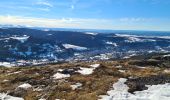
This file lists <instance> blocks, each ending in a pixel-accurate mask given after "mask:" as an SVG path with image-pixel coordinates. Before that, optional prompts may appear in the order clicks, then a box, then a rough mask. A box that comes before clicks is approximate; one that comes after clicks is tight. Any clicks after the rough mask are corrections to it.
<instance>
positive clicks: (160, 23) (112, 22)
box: [0, 15, 170, 31]
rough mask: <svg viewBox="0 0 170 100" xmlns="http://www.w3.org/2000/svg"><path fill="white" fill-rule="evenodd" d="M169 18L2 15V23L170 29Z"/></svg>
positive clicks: (53, 26)
mask: <svg viewBox="0 0 170 100" xmlns="http://www.w3.org/2000/svg"><path fill="white" fill-rule="evenodd" d="M168 22H169V20H160V19H152V20H150V19H147V18H117V19H85V18H84V19H83V18H56V19H48V18H32V17H21V16H10V15H8V16H0V23H1V24H13V25H24V26H36V27H49V28H81V29H114V30H168V31H170V30H169V27H168V26H169V25H170V24H167V23H168Z"/></svg>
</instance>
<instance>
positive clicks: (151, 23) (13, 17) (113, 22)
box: [0, 0, 170, 31]
mask: <svg viewBox="0 0 170 100" xmlns="http://www.w3.org/2000/svg"><path fill="white" fill-rule="evenodd" d="M169 5H170V0H166V1H163V0H93V1H91V0H60V1H56V0H13V1H11V0H5V1H4V0H1V1H0V8H1V10H0V23H1V24H12V25H25V26H32V27H48V28H74V29H100V30H103V29H104V30H147V31H170V28H169V26H170V19H169V18H170V13H169V11H168V9H169V8H170V7H169Z"/></svg>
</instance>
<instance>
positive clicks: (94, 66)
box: [90, 64, 100, 68]
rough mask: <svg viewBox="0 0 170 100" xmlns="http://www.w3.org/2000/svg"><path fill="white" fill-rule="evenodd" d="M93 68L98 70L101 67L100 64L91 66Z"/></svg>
mask: <svg viewBox="0 0 170 100" xmlns="http://www.w3.org/2000/svg"><path fill="white" fill-rule="evenodd" d="M90 66H91V67H93V68H98V67H99V66H100V64H93V65H90Z"/></svg>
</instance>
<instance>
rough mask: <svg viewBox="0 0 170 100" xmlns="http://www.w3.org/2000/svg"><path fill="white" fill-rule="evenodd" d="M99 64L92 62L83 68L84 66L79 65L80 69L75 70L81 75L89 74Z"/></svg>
mask: <svg viewBox="0 0 170 100" xmlns="http://www.w3.org/2000/svg"><path fill="white" fill-rule="evenodd" d="M99 66H100V64H92V65H90V67H91V68H84V67H80V70H78V71H77V72H78V73H80V74H82V75H90V74H92V73H93V72H94V70H95V69H96V68H98V67H99Z"/></svg>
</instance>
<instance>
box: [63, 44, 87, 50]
mask: <svg viewBox="0 0 170 100" xmlns="http://www.w3.org/2000/svg"><path fill="white" fill-rule="evenodd" d="M63 46H64V47H65V48H66V49H74V50H87V48H86V47H81V46H76V45H72V44H63Z"/></svg>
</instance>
